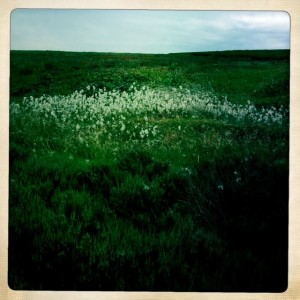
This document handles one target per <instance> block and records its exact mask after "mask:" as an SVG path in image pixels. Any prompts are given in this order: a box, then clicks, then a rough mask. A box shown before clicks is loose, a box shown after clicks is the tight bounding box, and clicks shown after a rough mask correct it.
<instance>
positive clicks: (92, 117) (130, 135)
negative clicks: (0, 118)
mask: <svg viewBox="0 0 300 300" xmlns="http://www.w3.org/2000/svg"><path fill="white" fill-rule="evenodd" d="M87 90H88V91H91V90H93V94H92V95H91V96H87V95H86V94H85V91H84V90H81V91H75V92H74V93H73V94H71V95H67V96H46V95H44V96H42V97H39V98H34V97H28V98H24V99H23V101H22V102H21V103H20V104H17V103H11V105H10V113H11V116H14V115H22V116H25V115H26V114H28V118H39V120H41V126H42V125H43V124H46V123H47V122H49V121H52V123H53V124H55V125H56V126H58V127H60V128H62V129H66V130H69V131H71V132H74V133H77V134H80V132H97V134H98V136H101V135H102V136H106V137H108V138H109V139H110V138H112V137H116V136H119V137H120V136H123V137H125V138H126V139H128V140H136V139H141V140H145V139H146V138H148V137H152V138H153V137H155V136H157V135H158V134H159V122H158V120H159V119H160V118H162V117H163V118H172V117H178V116H180V117H194V118H197V116H199V115H201V114H203V113H207V114H210V115H212V116H213V117H214V118H220V119H222V120H224V119H225V120H226V119H228V120H231V121H237V122H252V123H258V124H265V125H269V124H283V123H284V122H286V120H287V118H288V111H287V110H286V109H284V108H283V107H281V108H279V109H276V108H274V107H272V108H268V109H266V108H263V109H258V108H256V107H255V106H254V105H253V104H251V103H250V102H248V103H247V104H246V105H240V104H233V103H231V102H229V101H227V100H225V101H219V100H218V99H217V98H216V97H215V96H214V95H213V94H212V93H210V92H195V93H192V92H191V91H190V90H187V89H183V88H182V86H180V87H179V88H178V89H176V88H172V89H170V90H159V89H151V88H149V87H145V86H144V87H142V88H141V89H137V88H136V86H135V85H132V86H131V87H130V89H129V91H128V92H125V91H124V92H120V91H116V90H113V91H107V90H106V89H99V90H96V88H95V87H93V86H92V87H91V86H88V87H87ZM181 129H182V128H181V126H180V125H179V126H178V130H179V131H180V130H181Z"/></svg>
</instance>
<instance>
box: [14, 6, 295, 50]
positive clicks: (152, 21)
mask: <svg viewBox="0 0 300 300" xmlns="http://www.w3.org/2000/svg"><path fill="white" fill-rule="evenodd" d="M10 44H11V49H12V50H59V51H88V52H127V53H129V52H130V53H175V52H200V51H220V50H251V49H289V48H290V18H289V15H288V14H287V13H286V12H271V11H168V10H165V11H155V10H74V9H73V10H71V9H66V10H62V9H61V10H59V9H16V10H14V11H13V12H12V14H11V43H10Z"/></svg>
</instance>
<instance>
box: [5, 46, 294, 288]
mask: <svg viewBox="0 0 300 300" xmlns="http://www.w3.org/2000/svg"><path fill="white" fill-rule="evenodd" d="M29 58H30V59H29ZM10 72H11V81H10V91H11V99H10V145H9V146H10V174H9V284H10V287H11V288H13V289H29V290H32V289H42V290H45V289H46V290H47V289H54V290H114V291H116V290H138V291H139V290H150V291H157V290H160V291H244V292H248V291H250V292H255V291H260V292H280V291H284V290H285V289H286V287H287V251H288V246H287V233H288V151H289V148H288V144H289V53H288V51H228V52H226V51H225V52H208V53H181V54H169V55H142V54H113V53H111V54H108V53H106V54H105V53H103V54H101V53H68V52H33V51H28V52H27V51H25V52H19V51H12V52H11V71H10Z"/></svg>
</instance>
